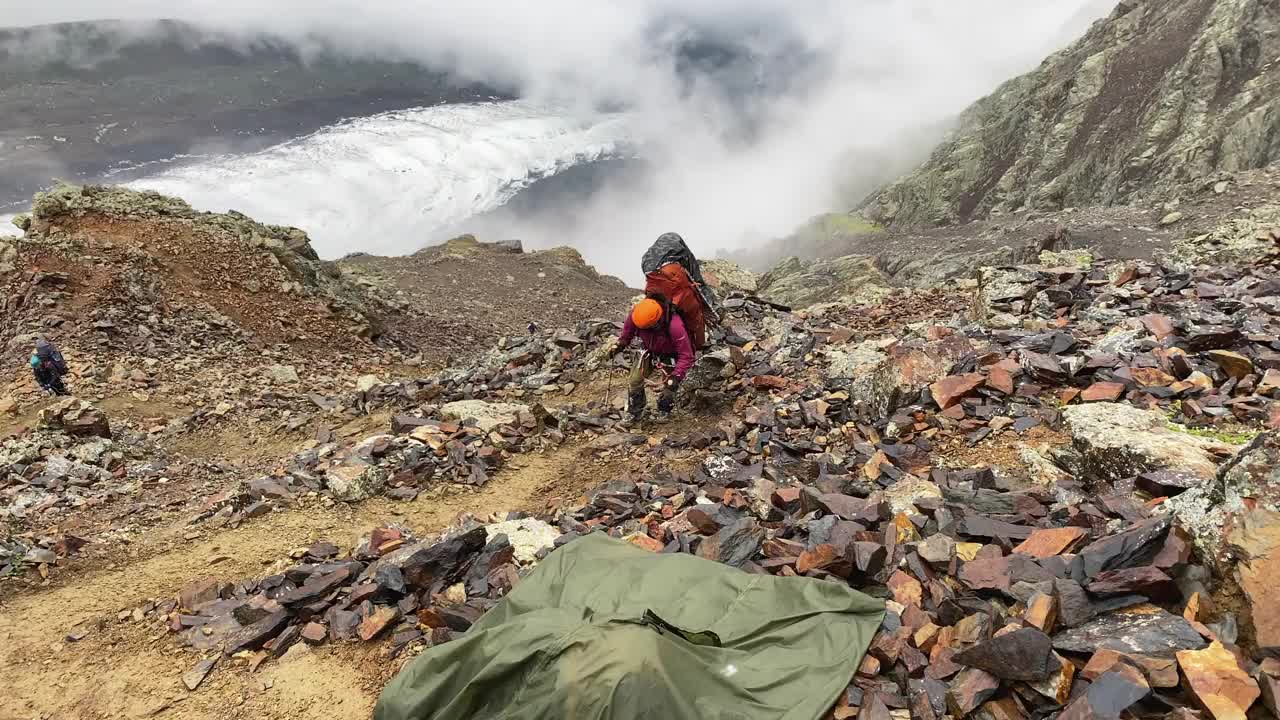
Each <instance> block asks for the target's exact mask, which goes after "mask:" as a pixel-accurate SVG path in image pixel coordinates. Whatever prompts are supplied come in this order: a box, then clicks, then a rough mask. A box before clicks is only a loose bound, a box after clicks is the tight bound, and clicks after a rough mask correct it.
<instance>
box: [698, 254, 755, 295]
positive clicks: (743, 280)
mask: <svg viewBox="0 0 1280 720" xmlns="http://www.w3.org/2000/svg"><path fill="white" fill-rule="evenodd" d="M702 276H703V277H704V278H706V280H707V284H709V285H711V286H712V287H713V288H715V289H716V290H717V291H718V292H720V293H729V292H734V291H738V292H743V293H746V294H748V295H754V294H755V293H756V291H757V290H759V289H760V274H759V273H756V272H752V271H750V270H748V269H746V268H744V267H742V266H741V265H739V264H737V263H735V262H731V261H729V260H704V261H703V262H702Z"/></svg>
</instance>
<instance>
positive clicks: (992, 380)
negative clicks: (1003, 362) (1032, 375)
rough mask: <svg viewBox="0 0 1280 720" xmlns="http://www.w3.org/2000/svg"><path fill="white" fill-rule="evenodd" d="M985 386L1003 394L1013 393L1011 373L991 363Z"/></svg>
mask: <svg viewBox="0 0 1280 720" xmlns="http://www.w3.org/2000/svg"><path fill="white" fill-rule="evenodd" d="M987 387H989V388H991V389H992V390H995V391H996V392H999V393H1004V394H1005V395H1012V394H1013V373H1011V372H1009V371H1008V370H1006V369H1004V368H1002V367H1000V366H998V365H993V366H992V367H991V369H990V371H988V372H987Z"/></svg>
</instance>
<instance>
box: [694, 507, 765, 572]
mask: <svg viewBox="0 0 1280 720" xmlns="http://www.w3.org/2000/svg"><path fill="white" fill-rule="evenodd" d="M764 538H765V531H764V528H762V527H760V525H759V524H758V523H757V522H756V520H755V518H750V517H748V518H743V519H741V520H739V521H738V522H736V523H734V524H733V525H730V526H728V527H726V528H724V529H723V530H721V531H720V532H718V533H716V534H715V535H712V536H711V537H708V538H704V539H703V540H702V542H700V543H698V552H697V554H698V556H699V557H702V558H706V559H708V560H715V561H716V562H721V563H724V564H726V565H733V566H735V567H742V566H743V565H744V564H746V562H747V561H748V560H750V559H751V558H752V557H754V556H755V554H756V552H757V551H758V550H759V549H760V545H761V544H762V543H763V542H764Z"/></svg>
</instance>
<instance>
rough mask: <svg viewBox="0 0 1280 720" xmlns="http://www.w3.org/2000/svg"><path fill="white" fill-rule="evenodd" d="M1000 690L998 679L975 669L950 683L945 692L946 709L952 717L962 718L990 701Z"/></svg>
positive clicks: (967, 671) (962, 673)
mask: <svg viewBox="0 0 1280 720" xmlns="http://www.w3.org/2000/svg"><path fill="white" fill-rule="evenodd" d="M999 689H1000V679H999V678H997V677H996V676H995V675H992V674H991V673H988V672H984V671H982V670H979V669H977V668H969V669H968V670H965V671H964V672H961V673H960V674H959V675H957V676H956V677H955V679H954V680H952V681H951V686H950V688H949V689H948V690H947V709H948V710H949V711H950V712H951V714H952V715H955V716H956V717H960V718H964V717H968V716H969V714H970V713H972V712H973V711H974V710H977V709H978V707H979V706H980V705H982V704H983V703H985V702H986V701H988V700H990V699H991V697H992V696H993V695H995V694H996V691H997V690H999Z"/></svg>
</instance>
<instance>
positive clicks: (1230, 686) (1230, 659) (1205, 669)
mask: <svg viewBox="0 0 1280 720" xmlns="http://www.w3.org/2000/svg"><path fill="white" fill-rule="evenodd" d="M1178 667H1179V668H1181V669H1182V674H1183V677H1185V678H1186V685H1187V689H1188V690H1189V691H1190V692H1191V694H1192V695H1193V696H1194V697H1195V698H1196V700H1197V701H1198V702H1199V703H1200V705H1201V706H1203V707H1204V708H1205V709H1206V710H1208V711H1209V714H1210V715H1211V716H1213V718H1214V719H1215V720H1245V714H1246V713H1247V712H1248V710H1249V708H1250V707H1251V706H1252V705H1253V703H1254V702H1255V701H1256V700H1257V699H1258V697H1259V696H1260V695H1261V691H1260V690H1259V688H1258V683H1257V682H1256V681H1255V680H1254V679H1253V678H1251V677H1249V674H1248V673H1246V672H1245V671H1244V670H1243V669H1242V668H1241V667H1240V663H1239V661H1237V660H1236V656H1235V655H1233V654H1231V651H1229V650H1227V649H1226V648H1225V647H1224V646H1223V645H1222V643H1219V642H1216V641H1215V642H1214V643H1213V644H1211V645H1210V646H1209V647H1207V648H1205V649H1204V650H1182V651H1180V652H1178Z"/></svg>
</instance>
